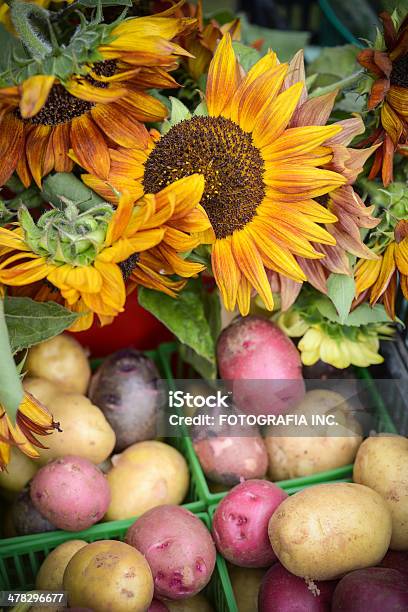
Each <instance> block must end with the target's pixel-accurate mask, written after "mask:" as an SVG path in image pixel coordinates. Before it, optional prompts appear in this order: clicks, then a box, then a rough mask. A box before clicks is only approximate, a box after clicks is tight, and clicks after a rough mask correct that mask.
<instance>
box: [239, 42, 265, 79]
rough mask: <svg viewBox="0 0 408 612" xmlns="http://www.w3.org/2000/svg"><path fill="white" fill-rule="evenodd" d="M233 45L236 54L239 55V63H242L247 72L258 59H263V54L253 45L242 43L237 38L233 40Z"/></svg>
mask: <svg viewBox="0 0 408 612" xmlns="http://www.w3.org/2000/svg"><path fill="white" fill-rule="evenodd" d="M232 46H233V49H234V51H235V54H236V55H237V57H238V60H239V63H240V64H241V66H242V67H243V69H244V70H245V72H248V70H249V69H250V68H252V66H253V65H254V64H256V62H257V61H258V60H260V59H261V54H260V53H259V51H257V50H256V49H254V48H253V47H248V46H247V45H243V44H242V43H240V42H237V41H236V40H234V41H233V43H232Z"/></svg>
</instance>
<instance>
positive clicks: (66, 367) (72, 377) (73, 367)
mask: <svg viewBox="0 0 408 612" xmlns="http://www.w3.org/2000/svg"><path fill="white" fill-rule="evenodd" d="M25 367H26V368H27V371H28V373H29V375H30V376H37V377H40V378H45V379H47V380H50V381H51V382H53V383H56V384H58V385H59V386H61V387H63V388H64V390H65V391H68V392H71V393H85V392H86V390H87V388H88V384H89V379H90V377H91V369H90V367H89V363H88V359H87V357H86V354H85V351H84V349H83V348H82V346H81V345H80V344H79V342H78V341H77V340H75V339H74V338H72V336H69V335H68V334H61V335H59V336H56V337H55V338H51V340H46V341H45V342H41V344H37V345H36V346H33V347H32V348H31V349H30V350H29V351H28V355H27V359H26V362H25Z"/></svg>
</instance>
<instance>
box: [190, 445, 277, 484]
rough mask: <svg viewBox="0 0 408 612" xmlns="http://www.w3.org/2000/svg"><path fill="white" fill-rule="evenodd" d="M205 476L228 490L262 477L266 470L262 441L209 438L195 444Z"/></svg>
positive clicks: (264, 450)
mask: <svg viewBox="0 0 408 612" xmlns="http://www.w3.org/2000/svg"><path fill="white" fill-rule="evenodd" d="M194 450H195V452H196V453H197V456H198V459H199V461H200V464H201V467H202V469H203V472H204V474H205V475H206V476H207V477H208V478H209V479H210V480H212V481H213V482H217V483H219V484H222V485H225V486H227V487H230V486H233V485H235V484H238V483H239V482H240V481H241V480H242V479H244V480H246V479H249V478H262V477H263V476H265V474H266V470H267V467H268V454H267V451H266V447H265V442H264V441H263V439H262V438H261V436H260V435H256V436H251V437H232V436H231V437H225V436H220V437H208V438H206V439H204V440H199V441H198V442H195V443H194Z"/></svg>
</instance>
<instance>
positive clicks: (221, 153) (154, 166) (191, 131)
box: [143, 117, 265, 238]
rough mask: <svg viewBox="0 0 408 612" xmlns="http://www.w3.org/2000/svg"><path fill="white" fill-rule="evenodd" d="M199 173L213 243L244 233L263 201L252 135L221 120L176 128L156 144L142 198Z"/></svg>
mask: <svg viewBox="0 0 408 612" xmlns="http://www.w3.org/2000/svg"><path fill="white" fill-rule="evenodd" d="M196 172H198V173H200V174H203V175H204V178H205V188H204V194H203V197H202V199H201V204H202V206H203V207H204V208H205V210H206V212H207V214H208V217H209V219H210V221H211V224H212V226H213V229H214V232H215V235H216V236H217V238H225V237H226V236H230V235H231V234H232V233H233V232H234V231H236V230H240V229H243V228H244V227H245V225H246V224H247V223H249V222H250V221H251V219H252V218H253V217H254V215H255V212H256V209H257V207H258V206H259V204H260V203H261V202H262V199H263V198H264V196H265V186H264V183H263V172H264V162H263V159H262V157H261V154H260V152H259V150H258V149H257V148H256V147H255V146H254V144H253V141H252V136H251V134H248V133H247V132H244V131H243V130H242V129H241V128H240V127H239V126H238V125H237V124H236V123H234V122H233V121H231V120H230V119H225V118H224V117H193V118H192V119H187V120H185V121H181V122H180V123H178V124H176V125H175V126H174V127H173V128H171V130H170V131H169V132H167V134H165V135H164V136H163V137H162V138H161V139H160V140H159V142H158V143H157V145H156V147H155V148H154V149H153V151H152V153H151V154H150V155H149V158H148V159H147V161H146V164H145V173H144V178H143V185H144V189H145V191H146V193H157V192H158V191H160V190H161V189H163V187H165V186H166V185H169V184H170V183H173V182H174V181H175V180H177V179H180V178H183V177H186V176H190V175H191V174H194V173H196Z"/></svg>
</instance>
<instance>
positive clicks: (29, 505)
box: [12, 487, 57, 536]
mask: <svg viewBox="0 0 408 612" xmlns="http://www.w3.org/2000/svg"><path fill="white" fill-rule="evenodd" d="M12 517H13V525H14V529H15V530H16V533H17V535H19V536H25V535H30V534H32V533H45V532H46V531H55V530H56V529H57V527H55V525H53V524H52V523H50V521H48V520H47V519H46V518H45V517H44V516H43V515H42V514H41V513H40V512H39V511H38V510H37V508H36V507H35V506H34V504H33V502H32V501H31V497H30V488H29V487H25V488H24V489H23V490H22V491H21V492H20V493H19V494H18V496H17V498H16V500H15V501H14V504H13V506H12Z"/></svg>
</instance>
